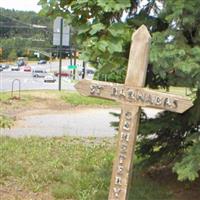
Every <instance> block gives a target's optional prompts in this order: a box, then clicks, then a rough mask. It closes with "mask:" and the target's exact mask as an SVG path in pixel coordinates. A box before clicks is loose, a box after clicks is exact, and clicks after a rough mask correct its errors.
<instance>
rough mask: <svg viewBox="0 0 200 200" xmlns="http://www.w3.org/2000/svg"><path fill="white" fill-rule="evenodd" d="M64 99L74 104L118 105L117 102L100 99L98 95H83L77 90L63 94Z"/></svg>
mask: <svg viewBox="0 0 200 200" xmlns="http://www.w3.org/2000/svg"><path fill="white" fill-rule="evenodd" d="M62 99H63V100H64V101H65V102H66V103H70V104H72V105H75V106H77V105H102V106H114V105H117V103H116V102H114V101H111V100H107V99H100V98H96V97H86V96H82V95H80V94H78V93H75V92H68V93H66V94H64V95H63V96H62Z"/></svg>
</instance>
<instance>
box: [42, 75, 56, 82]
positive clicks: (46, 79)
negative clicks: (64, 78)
mask: <svg viewBox="0 0 200 200" xmlns="http://www.w3.org/2000/svg"><path fill="white" fill-rule="evenodd" d="M44 82H46V83H47V82H51V83H54V82H56V78H55V76H53V75H47V76H45V77H44Z"/></svg>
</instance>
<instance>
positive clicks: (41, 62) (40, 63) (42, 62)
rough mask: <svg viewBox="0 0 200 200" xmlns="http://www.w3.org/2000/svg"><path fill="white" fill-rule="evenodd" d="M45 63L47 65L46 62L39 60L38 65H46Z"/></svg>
mask: <svg viewBox="0 0 200 200" xmlns="http://www.w3.org/2000/svg"><path fill="white" fill-rule="evenodd" d="M46 63H47V61H46V60H40V61H39V62H38V64H39V65H42V64H46Z"/></svg>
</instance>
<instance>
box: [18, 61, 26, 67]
mask: <svg viewBox="0 0 200 200" xmlns="http://www.w3.org/2000/svg"><path fill="white" fill-rule="evenodd" d="M17 65H18V67H21V66H24V65H26V63H25V62H24V60H18V61H17Z"/></svg>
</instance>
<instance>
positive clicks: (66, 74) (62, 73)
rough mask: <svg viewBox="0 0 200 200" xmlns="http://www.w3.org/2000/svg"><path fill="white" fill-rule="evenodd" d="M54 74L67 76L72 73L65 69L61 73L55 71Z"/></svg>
mask: <svg viewBox="0 0 200 200" xmlns="http://www.w3.org/2000/svg"><path fill="white" fill-rule="evenodd" d="M54 75H55V76H65V77H68V76H70V73H69V72H64V71H62V72H61V73H59V72H54Z"/></svg>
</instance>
